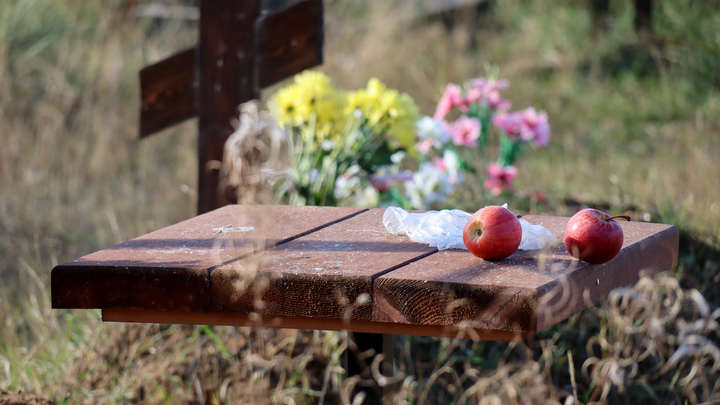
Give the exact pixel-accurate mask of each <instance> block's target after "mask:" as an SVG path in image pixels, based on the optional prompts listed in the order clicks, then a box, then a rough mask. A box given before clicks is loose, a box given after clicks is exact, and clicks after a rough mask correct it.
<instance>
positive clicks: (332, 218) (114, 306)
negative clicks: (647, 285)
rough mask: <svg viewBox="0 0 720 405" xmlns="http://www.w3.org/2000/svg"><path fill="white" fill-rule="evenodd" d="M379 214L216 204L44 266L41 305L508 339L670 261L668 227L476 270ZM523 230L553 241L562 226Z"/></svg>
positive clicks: (477, 264) (628, 230)
mask: <svg viewBox="0 0 720 405" xmlns="http://www.w3.org/2000/svg"><path fill="white" fill-rule="evenodd" d="M383 213H384V211H383V210H382V209H373V210H362V209H356V208H330V207H288V206H228V207H225V208H222V209H218V210H215V211H212V212H210V213H208V214H205V215H201V216H199V217H196V218H193V219H190V220H188V221H184V222H181V223H179V224H176V225H173V226H171V227H168V228H164V229H161V230H159V231H156V232H152V233H150V234H147V235H144V236H141V237H139V238H136V239H133V240H131V241H128V242H125V243H123V244H120V245H117V246H114V247H111V248H108V249H105V250H102V251H99V252H95V253H92V254H90V255H87V256H84V257H82V258H79V259H77V260H73V261H71V262H68V263H64V264H62V265H59V266H56V268H55V269H53V271H52V276H51V286H52V302H53V307H54V308H100V309H103V314H104V315H103V316H104V317H106V318H107V319H108V320H126V321H137V322H145V321H148V322H150V321H152V322H171V323H174V322H190V323H193V322H199V323H207V324H225V323H223V322H230V323H228V324H233V325H235V324H238V325H239V324H246V323H248V322H250V323H252V324H253V325H259V326H270V327H273V326H277V327H297V328H308V329H315V328H317V329H331V330H339V329H342V330H350V331H354V332H366V333H404V334H418V335H427V336H458V334H460V335H462V336H464V337H469V338H475V339H499V340H516V339H520V338H524V337H527V336H530V335H532V334H533V333H535V332H536V331H539V330H542V329H544V328H546V327H548V326H550V325H553V324H554V323H557V322H559V321H561V320H564V319H567V318H568V317H569V316H572V315H574V314H576V313H578V312H580V311H582V310H583V309H585V308H587V307H589V306H591V305H594V304H595V303H597V302H600V301H602V300H603V299H606V298H607V296H608V294H609V293H610V291H611V290H612V289H614V288H617V287H622V286H626V285H629V284H632V283H634V282H636V281H637V280H638V278H639V277H641V276H642V275H643V274H652V273H656V272H658V271H663V270H667V269H670V268H672V267H673V266H675V265H676V264H677V260H678V258H677V253H678V243H679V240H678V239H679V238H678V230H677V228H675V227H673V226H670V225H663V224H650V223H638V222H631V223H621V226H622V227H623V230H624V234H625V241H624V244H623V249H622V250H621V251H620V253H619V254H618V256H617V257H616V258H615V259H613V260H611V261H610V262H608V263H605V264H602V265H592V264H589V263H585V262H582V261H578V260H575V259H573V258H572V257H570V255H569V254H568V253H567V252H566V250H565V247H564V245H562V243H558V244H557V245H555V246H553V247H552V248H550V249H547V250H544V251H518V252H516V253H515V254H513V255H512V256H510V257H509V258H507V259H504V260H500V261H495V262H490V261H485V260H482V259H479V258H476V257H474V256H472V255H471V254H470V253H468V252H467V251H464V250H450V251H443V252H437V251H436V250H435V249H434V248H430V247H428V246H427V245H423V244H419V243H414V242H411V241H410V240H409V239H408V238H407V237H405V236H391V235H389V234H388V233H387V232H386V231H385V229H384V226H383V225H382V215H383ZM525 218H526V219H527V220H528V221H530V222H531V223H535V224H541V225H543V226H545V227H546V228H548V229H550V231H551V232H553V233H554V234H555V235H556V236H557V237H558V239H559V240H562V233H563V231H564V228H565V224H566V223H567V220H568V218H560V217H543V216H537V217H534V216H528V217H525ZM223 314H225V315H223ZM225 319H227V321H226V320H225ZM277 322H279V323H277ZM278 325H283V326H278Z"/></svg>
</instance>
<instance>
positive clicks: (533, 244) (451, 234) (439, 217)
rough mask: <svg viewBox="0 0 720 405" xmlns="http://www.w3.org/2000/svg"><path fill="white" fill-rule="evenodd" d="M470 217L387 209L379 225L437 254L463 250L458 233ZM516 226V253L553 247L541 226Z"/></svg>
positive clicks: (446, 212)
mask: <svg viewBox="0 0 720 405" xmlns="http://www.w3.org/2000/svg"><path fill="white" fill-rule="evenodd" d="M506 205H507V204H506ZM471 216H472V214H469V213H467V212H465V211H461V210H442V211H427V212H422V213H412V212H407V211H405V210H404V209H402V208H400V207H388V208H387V209H386V210H385V214H384V215H383V225H384V226H385V230H386V231H387V232H388V233H390V234H392V235H407V236H408V237H409V238H410V240H412V241H413V242H417V243H423V244H428V245H429V246H430V247H436V248H438V250H445V249H467V248H466V247H465V243H464V242H463V236H462V233H463V228H464V227H465V224H466V223H467V221H468V220H469V219H470V217H471ZM520 225H521V226H522V240H521V241H520V247H518V249H520V250H536V249H542V248H544V247H546V246H552V245H554V244H555V243H557V238H556V237H555V235H553V234H552V233H551V232H550V231H549V230H548V229H547V228H545V227H544V226H542V225H533V224H531V223H529V222H528V221H526V220H524V219H522V218H521V219H520Z"/></svg>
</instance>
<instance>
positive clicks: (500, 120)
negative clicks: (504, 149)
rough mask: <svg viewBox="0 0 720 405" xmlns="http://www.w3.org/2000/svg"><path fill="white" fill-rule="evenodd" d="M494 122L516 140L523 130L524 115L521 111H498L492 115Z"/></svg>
mask: <svg viewBox="0 0 720 405" xmlns="http://www.w3.org/2000/svg"><path fill="white" fill-rule="evenodd" d="M492 123H493V125H495V126H496V127H499V128H500V129H502V130H503V131H505V133H506V134H507V135H508V137H509V138H510V140H512V141H514V140H515V138H517V136H518V135H520V133H521V132H522V130H523V117H522V115H521V113H517V112H514V113H498V114H495V115H494V116H493V117H492Z"/></svg>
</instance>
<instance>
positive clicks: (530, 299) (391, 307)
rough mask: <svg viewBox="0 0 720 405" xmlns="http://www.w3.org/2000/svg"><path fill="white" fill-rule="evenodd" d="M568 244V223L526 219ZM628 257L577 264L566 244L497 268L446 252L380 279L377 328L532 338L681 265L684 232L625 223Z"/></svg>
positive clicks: (376, 291)
mask: <svg viewBox="0 0 720 405" xmlns="http://www.w3.org/2000/svg"><path fill="white" fill-rule="evenodd" d="M524 218H526V219H527V220H528V221H529V222H531V223H536V224H541V225H543V226H545V227H546V228H548V229H549V230H550V231H551V232H553V234H555V235H556V236H557V237H558V238H559V240H560V241H562V234H563V232H564V229H565V224H566V223H567V220H568V218H561V217H542V216H537V217H535V216H528V217H524ZM621 226H622V227H623V231H624V234H625V242H624V245H623V249H622V251H621V252H620V253H619V254H618V256H617V257H616V258H615V259H613V260H612V261H610V262H608V263H605V264H602V265H592V264H589V263H586V262H582V261H578V260H575V259H573V258H572V257H571V256H570V255H569V254H568V253H567V251H566V250H565V246H564V245H563V244H562V242H560V243H559V244H558V245H557V246H555V247H554V248H553V249H551V250H549V251H547V252H538V251H518V252H516V253H515V254H513V255H512V256H510V257H509V258H507V259H504V260H501V261H496V262H491V261H485V260H481V259H478V258H476V257H474V256H472V255H471V254H469V253H468V252H466V251H460V250H453V251H443V252H439V253H437V254H435V255H432V256H429V257H427V258H424V259H422V260H419V261H416V262H414V263H412V264H410V265H408V266H405V267H403V268H400V269H397V270H395V271H393V272H392V273H389V274H387V275H384V276H381V277H379V278H378V279H377V280H375V284H374V300H373V318H372V319H373V320H375V321H382V322H395V323H406V324H414V325H437V326H442V325H457V324H461V323H465V324H467V325H469V326H472V327H474V328H481V329H485V328H487V329H494V330H504V331H509V332H517V333H520V334H523V335H526V334H532V333H534V332H535V331H538V330H542V329H544V328H546V327H548V326H550V325H552V324H554V323H557V322H559V321H561V320H563V319H566V318H568V317H569V316H571V315H574V314H576V313H578V312H580V311H581V310H583V309H585V308H587V307H589V306H591V305H594V304H595V303H597V302H599V301H600V300H602V299H604V298H606V297H607V295H608V293H609V292H610V290H611V289H614V288H617V287H621V286H625V285H628V284H631V283H633V282H635V281H637V279H638V278H639V277H640V275H641V274H642V273H643V272H645V273H647V274H652V273H655V272H658V271H662V270H668V269H670V268H672V267H673V266H675V265H676V264H677V252H678V243H679V242H678V235H679V233H678V230H677V228H675V227H673V226H670V225H662V224H650V223H638V222H630V223H621Z"/></svg>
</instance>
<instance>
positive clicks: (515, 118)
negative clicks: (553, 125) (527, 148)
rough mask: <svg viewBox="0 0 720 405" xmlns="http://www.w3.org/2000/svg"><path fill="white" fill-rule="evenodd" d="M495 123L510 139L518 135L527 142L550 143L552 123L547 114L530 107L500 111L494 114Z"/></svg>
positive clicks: (542, 144) (544, 144) (541, 144)
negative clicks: (520, 109)
mask: <svg viewBox="0 0 720 405" xmlns="http://www.w3.org/2000/svg"><path fill="white" fill-rule="evenodd" d="M492 123H493V125H495V126H497V127H499V128H501V129H502V130H503V131H505V133H507V135H508V137H509V138H510V140H513V141H514V140H515V139H516V138H517V137H518V136H519V137H520V139H522V140H523V141H525V142H530V141H535V144H537V145H538V146H547V145H548V143H550V124H548V118H547V114H545V113H544V112H537V111H535V109H534V108H532V107H529V108H526V109H525V110H524V111H518V112H512V113H499V114H496V115H495V116H493V119H492Z"/></svg>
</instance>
